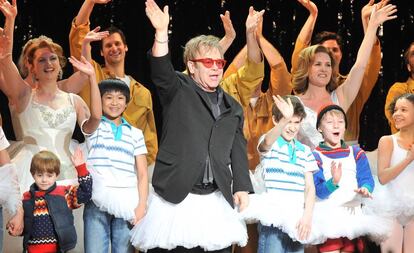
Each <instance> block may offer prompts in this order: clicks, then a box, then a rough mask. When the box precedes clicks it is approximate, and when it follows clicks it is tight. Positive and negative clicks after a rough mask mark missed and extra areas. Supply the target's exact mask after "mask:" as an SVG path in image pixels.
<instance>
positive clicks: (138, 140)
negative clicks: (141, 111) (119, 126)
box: [131, 127, 148, 156]
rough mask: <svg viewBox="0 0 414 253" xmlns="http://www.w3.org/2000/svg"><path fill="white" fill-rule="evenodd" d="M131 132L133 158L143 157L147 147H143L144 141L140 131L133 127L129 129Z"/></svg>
mask: <svg viewBox="0 0 414 253" xmlns="http://www.w3.org/2000/svg"><path fill="white" fill-rule="evenodd" d="M131 130H132V131H131V132H132V136H133V138H134V144H135V147H134V156H137V155H145V154H147V153H148V151H147V146H146V145H145V139H144V134H143V133H142V131H141V130H140V129H138V128H135V127H133V128H132V129H131Z"/></svg>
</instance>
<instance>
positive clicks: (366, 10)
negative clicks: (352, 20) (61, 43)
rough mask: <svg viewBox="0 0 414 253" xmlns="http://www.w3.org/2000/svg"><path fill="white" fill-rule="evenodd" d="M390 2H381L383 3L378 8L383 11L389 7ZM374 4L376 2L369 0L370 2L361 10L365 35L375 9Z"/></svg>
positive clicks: (383, 0)
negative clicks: (385, 7) (383, 8)
mask: <svg viewBox="0 0 414 253" xmlns="http://www.w3.org/2000/svg"><path fill="white" fill-rule="evenodd" d="M389 1H390V0H381V2H379V3H378V4H377V8H378V9H381V8H382V7H384V6H385V5H387V4H388V2H389ZM374 2H375V0H369V2H368V3H367V4H366V5H365V6H364V7H362V9H361V21H362V27H363V28H364V33H366V31H367V28H368V22H369V18H370V16H371V12H372V8H374V7H375V5H374Z"/></svg>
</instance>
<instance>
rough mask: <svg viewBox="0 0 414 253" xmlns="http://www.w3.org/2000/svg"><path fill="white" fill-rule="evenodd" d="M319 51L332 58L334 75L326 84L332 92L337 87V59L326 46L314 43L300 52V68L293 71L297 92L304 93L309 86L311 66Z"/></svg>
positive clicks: (295, 90)
mask: <svg viewBox="0 0 414 253" xmlns="http://www.w3.org/2000/svg"><path fill="white" fill-rule="evenodd" d="M317 53H325V54H327V55H329V58H330V59H331V68H332V76H331V78H330V80H329V83H328V84H327V85H326V90H327V91H328V92H329V93H330V92H332V91H334V90H335V89H336V88H337V84H336V76H337V73H336V72H335V64H336V63H335V60H334V58H333V56H332V53H331V52H330V51H329V49H327V48H326V47H324V46H321V45H314V46H310V47H307V48H305V49H303V50H302V51H301V52H300V54H299V61H298V68H297V70H296V71H295V72H294V73H293V77H292V86H293V91H294V92H295V93H296V94H303V93H305V92H306V91H307V90H308V88H309V68H310V67H311V65H312V63H313V61H314V59H315V55H316V54H317Z"/></svg>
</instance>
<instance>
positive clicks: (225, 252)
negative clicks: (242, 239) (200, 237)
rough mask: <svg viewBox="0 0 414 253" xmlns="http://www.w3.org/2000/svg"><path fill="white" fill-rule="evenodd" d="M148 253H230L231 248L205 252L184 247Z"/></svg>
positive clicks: (149, 252)
mask: <svg viewBox="0 0 414 253" xmlns="http://www.w3.org/2000/svg"><path fill="white" fill-rule="evenodd" d="M147 252H148V253H167V252H173V253H204V252H210V253H231V247H228V248H224V249H220V250H214V251H205V250H203V249H202V248H200V247H197V248H191V249H187V248H184V247H177V248H175V249H172V250H166V249H160V248H155V249H150V250H148V251H147Z"/></svg>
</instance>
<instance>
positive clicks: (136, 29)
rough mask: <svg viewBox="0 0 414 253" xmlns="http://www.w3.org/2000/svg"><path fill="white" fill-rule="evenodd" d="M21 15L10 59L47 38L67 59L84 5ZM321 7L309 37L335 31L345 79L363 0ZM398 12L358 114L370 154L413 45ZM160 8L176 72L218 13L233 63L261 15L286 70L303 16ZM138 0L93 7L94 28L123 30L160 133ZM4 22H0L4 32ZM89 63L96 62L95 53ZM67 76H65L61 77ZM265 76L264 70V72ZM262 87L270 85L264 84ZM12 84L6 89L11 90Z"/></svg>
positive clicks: (299, 10) (56, 0) (48, 4)
mask: <svg viewBox="0 0 414 253" xmlns="http://www.w3.org/2000/svg"><path fill="white" fill-rule="evenodd" d="M17 2H18V7H19V14H18V17H17V20H16V31H15V40H14V41H15V50H14V59H16V58H17V56H18V54H19V53H20V49H21V47H22V46H23V44H24V43H25V42H26V41H27V40H28V39H30V38H33V37H36V36H39V35H42V34H43V35H47V36H49V37H51V38H52V39H53V40H54V41H56V42H57V43H59V44H61V45H62V46H63V48H64V50H65V52H66V55H67V56H69V48H68V34H69V30H70V24H71V21H72V19H73V18H74V17H75V16H76V14H77V12H78V10H79V8H80V6H81V4H82V1H80V0H18V1H17ZM314 2H315V3H316V5H317V6H318V8H319V15H318V21H317V24H316V28H315V32H318V31H321V30H328V31H339V33H340V34H341V35H342V36H343V38H344V48H343V60H342V65H341V73H348V71H349V69H350V67H351V66H352V64H353V62H354V61H355V57H356V53H357V49H358V47H359V45H360V43H361V40H362V34H363V31H362V25H361V18H360V10H361V8H362V6H363V5H365V4H366V3H367V2H368V1H366V0H315V1H314ZM391 2H392V3H393V4H396V5H397V6H398V19H397V20H394V21H391V22H387V23H386V24H385V25H384V27H383V29H382V32H380V40H381V44H382V49H383V50H382V51H383V60H382V66H383V67H382V69H381V72H380V74H379V79H378V83H377V85H376V87H375V88H374V90H373V92H372V94H371V97H370V99H369V101H368V102H367V104H366V105H365V109H364V112H363V114H362V115H361V132H360V143H361V145H362V147H363V148H365V149H367V150H372V149H374V148H376V146H377V143H378V139H379V138H380V137H381V136H382V135H385V134H389V127H388V124H387V122H386V120H385V116H384V113H383V110H384V109H383V108H384V102H385V97H386V94H387V91H388V88H389V87H390V86H391V85H392V84H393V83H394V82H395V81H405V80H406V79H407V72H406V68H405V66H404V64H403V59H402V54H403V51H404V49H405V48H406V47H407V46H408V44H409V43H410V42H411V41H413V40H414V33H413V31H414V24H413V22H414V1H411V0H399V1H395V0H394V1H391ZM157 3H158V4H159V5H160V6H164V5H165V4H168V5H169V6H170V15H171V24H170V48H171V55H172V59H173V63H174V65H175V67H176V69H183V68H184V64H183V63H182V48H183V46H184V44H185V43H186V41H187V40H188V39H190V38H191V37H193V36H196V35H199V34H214V35H217V36H223V34H224V31H223V29H222V26H221V20H220V18H219V14H220V13H224V11H225V10H229V11H230V13H231V17H232V21H233V24H234V26H235V29H236V31H237V38H236V40H235V42H234V43H233V45H232V46H231V48H230V49H229V50H228V52H227V53H226V59H227V60H231V59H233V57H234V56H235V55H236V54H237V52H238V51H239V50H240V49H241V48H242V47H243V45H244V43H245V34H244V22H245V18H246V16H247V12H248V8H249V6H250V5H253V6H254V7H255V9H257V10H260V9H265V10H266V13H265V17H264V34H265V36H266V37H267V39H268V40H269V41H271V42H272V43H273V45H274V46H275V47H276V48H277V49H279V51H280V52H281V54H282V55H283V56H284V58H285V60H286V62H287V65H288V67H289V68H290V57H291V53H292V50H293V45H294V41H295V40H296V36H297V34H298V33H299V30H300V29H301V27H302V25H303V23H304V22H305V20H306V18H307V16H308V13H307V11H306V9H305V8H304V7H302V6H301V5H300V4H299V3H298V2H297V1H295V0H256V1H249V0H222V1H218V0H171V1H157ZM144 7H145V5H144V0H114V1H112V2H111V3H109V4H107V5H104V6H103V5H97V6H96V7H95V9H94V11H93V13H92V16H91V24H92V27H95V26H97V25H100V26H101V27H107V26H109V25H110V24H114V25H116V26H118V27H119V28H121V29H122V30H123V31H124V32H125V34H126V36H127V43H128V48H129V51H128V54H127V59H126V70H127V73H129V74H131V75H132V76H133V77H135V78H136V79H137V80H139V81H140V82H142V83H143V84H145V86H147V87H148V88H149V89H150V90H151V92H152V93H153V97H154V107H155V108H154V109H155V112H156V118H157V123H158V126H160V124H159V123H160V121H161V119H160V117H159V115H160V109H159V105H158V102H157V95H156V92H155V90H154V88H153V86H152V84H151V82H150V80H149V75H148V73H149V69H148V62H147V59H146V52H147V50H148V49H149V48H150V47H151V45H152V43H153V37H154V31H153V29H152V27H151V25H150V24H149V21H148V20H147V18H146V16H145V12H144ZM3 23H4V22H3V17H1V18H0V24H1V25H2V24H3ZM93 55H94V58H95V59H96V60H98V61H99V62H102V58H101V57H100V55H99V51H98V49H97V46H96V47H94V52H93ZM71 72H72V69H71V68H70V67H67V68H66V69H65V76H68V75H70V74H71ZM266 72H267V73H268V72H269V67H266ZM266 80H268V78H266ZM11 85H12V84H11ZM0 99H1V105H0V108H1V113H2V115H3V125H4V127H5V130H6V132H7V135H8V137H9V138H10V139H13V138H14V136H13V134H12V131H11V124H10V119H9V117H8V115H7V114H8V112H7V111H8V110H7V100H6V98H5V97H4V95H3V94H1V96H0Z"/></svg>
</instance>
